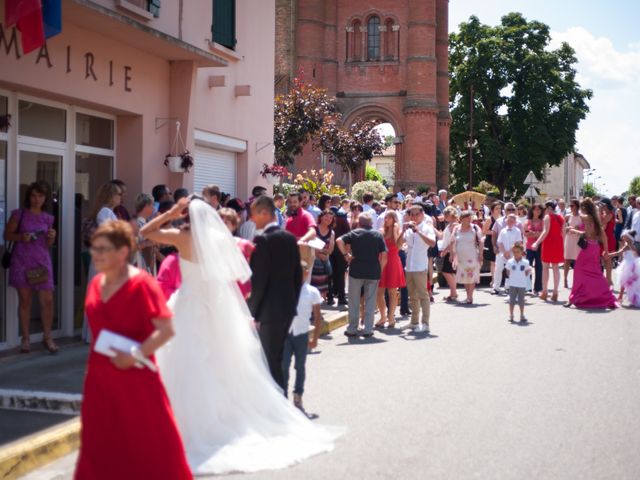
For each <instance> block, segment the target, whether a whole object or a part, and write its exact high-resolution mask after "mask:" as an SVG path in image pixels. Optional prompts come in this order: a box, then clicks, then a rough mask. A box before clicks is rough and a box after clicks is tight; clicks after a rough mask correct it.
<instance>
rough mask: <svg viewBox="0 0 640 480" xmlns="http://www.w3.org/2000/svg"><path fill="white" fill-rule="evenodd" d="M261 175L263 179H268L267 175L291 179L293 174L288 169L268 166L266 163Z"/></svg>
mask: <svg viewBox="0 0 640 480" xmlns="http://www.w3.org/2000/svg"><path fill="white" fill-rule="evenodd" d="M260 175H262V178H267V175H273V176H274V177H280V178H289V177H291V173H289V170H287V167H283V166H282V165H275V164H274V165H267V164H266V163H263V164H262V170H260Z"/></svg>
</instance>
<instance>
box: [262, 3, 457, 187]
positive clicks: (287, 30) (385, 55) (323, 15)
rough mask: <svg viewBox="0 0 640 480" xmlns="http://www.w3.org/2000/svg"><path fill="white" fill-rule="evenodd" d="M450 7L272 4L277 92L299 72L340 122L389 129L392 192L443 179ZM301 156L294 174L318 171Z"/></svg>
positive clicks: (312, 157) (308, 155)
mask: <svg viewBox="0 0 640 480" xmlns="http://www.w3.org/2000/svg"><path fill="white" fill-rule="evenodd" d="M448 8H449V2H448V0H372V1H364V0H276V72H275V74H276V76H275V84H276V91H277V92H280V93H284V92H286V91H287V90H288V88H289V86H290V85H291V79H292V78H293V77H294V76H295V75H297V74H298V73H299V72H300V71H302V72H303V73H304V79H305V81H307V82H310V83H312V84H314V85H315V86H319V87H323V88H326V89H327V90H328V93H329V94H330V95H335V96H337V98H338V108H339V110H340V112H341V113H342V114H343V120H344V122H345V123H350V122H352V121H353V120H354V119H355V118H358V117H360V118H363V119H366V120H377V121H381V122H388V123H390V124H391V125H392V126H393V128H394V130H395V136H396V138H398V140H399V141H398V143H397V144H396V153H395V154H396V162H395V175H394V176H395V183H396V186H415V185H417V184H427V185H431V186H433V187H436V186H437V187H446V186H447V185H448V177H449V126H450V115H449V74H448ZM320 161H321V159H320V155H319V154H318V153H317V152H316V153H314V152H311V151H310V149H307V150H306V152H305V154H304V155H303V157H302V158H301V159H300V160H299V162H297V167H298V168H297V169H298V170H301V169H304V168H309V167H311V166H316V167H317V166H319V162H320Z"/></svg>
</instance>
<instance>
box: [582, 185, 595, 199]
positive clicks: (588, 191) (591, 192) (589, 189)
mask: <svg viewBox="0 0 640 480" xmlns="http://www.w3.org/2000/svg"><path fill="white" fill-rule="evenodd" d="M596 195H598V190H596V187H595V186H594V185H593V183H585V184H584V186H583V187H582V196H583V197H589V198H591V197H594V196H596Z"/></svg>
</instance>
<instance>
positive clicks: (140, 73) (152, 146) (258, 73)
mask: <svg viewBox="0 0 640 480" xmlns="http://www.w3.org/2000/svg"><path fill="white" fill-rule="evenodd" d="M96 3H99V4H100V5H102V6H104V7H107V8H110V9H113V10H115V11H116V12H118V13H120V14H122V15H127V14H126V12H124V11H122V10H121V9H118V8H115V1H114V0H98V1H97V2H96ZM177 5H178V2H168V1H167V2H162V8H161V16H160V18H159V19H153V20H149V21H147V22H145V21H140V23H144V24H146V25H147V26H149V27H152V28H157V29H159V30H161V31H163V32H164V33H167V34H169V35H172V36H176V37H177V36H178V35H179V29H178V21H177V18H178V13H179V12H178V6H177ZM183 5H184V11H183V20H182V39H183V40H184V41H186V42H188V43H191V44H192V45H194V46H197V47H198V48H201V49H204V50H208V42H207V39H208V38H210V35H211V11H212V2H211V0H189V1H188V2H187V1H185V2H184V3H183ZM0 15H1V14H0ZM236 18H237V22H236V28H237V31H236V37H237V38H238V44H237V48H236V54H237V55H238V57H239V58H238V59H236V60H233V59H232V60H230V61H229V66H227V67H216V68H198V66H197V64H196V63H195V62H194V61H190V60H189V61H187V60H184V61H171V62H170V61H167V60H166V59H163V58H159V57H157V56H154V55H152V54H150V53H146V52H143V51H141V50H139V49H136V48H133V47H131V46H129V42H128V41H127V40H128V38H127V36H126V35H120V34H118V36H117V38H113V37H107V36H104V35H100V34H98V33H94V32H92V31H90V30H87V29H85V28H82V27H79V26H77V25H76V24H73V23H71V21H72V20H70V18H66V17H63V31H62V33H61V34H60V35H57V36H55V37H53V38H52V39H50V40H49V41H48V43H47V51H48V54H49V59H50V61H51V64H52V65H51V67H48V65H47V61H46V59H45V58H41V59H40V61H39V62H38V63H36V59H37V58H38V52H31V53H29V54H28V55H22V52H21V50H20V54H21V58H19V59H16V58H15V56H14V53H13V50H12V51H11V52H10V53H9V54H6V52H5V49H4V45H3V47H2V48H0V88H4V89H7V90H11V91H17V92H20V93H29V94H32V95H35V96H38V97H41V98H45V99H51V100H57V101H60V102H62V103H66V104H70V105H78V106H83V107H86V108H91V109H93V110H96V111H100V112H104V113H109V114H113V115H115V116H116V117H117V122H118V127H117V136H116V142H117V150H116V155H117V162H116V169H117V176H118V177H120V178H122V179H123V180H124V181H125V182H127V183H128V184H129V188H130V190H131V191H132V193H133V192H137V191H146V192H150V191H151V188H152V187H153V186H154V185H156V184H158V183H169V184H170V185H171V187H172V188H177V187H178V186H185V187H187V188H189V189H191V188H192V186H193V175H192V174H185V175H182V174H171V173H169V171H168V170H167V169H166V168H165V167H164V166H163V165H162V161H163V160H164V157H165V155H166V154H167V153H169V148H170V144H171V141H172V140H173V138H174V135H175V120H173V119H172V120H168V121H161V123H164V125H162V126H161V127H160V128H158V129H156V118H159V119H161V118H164V119H166V118H170V117H171V118H174V117H175V118H176V119H180V121H181V123H182V130H181V132H182V136H183V138H184V140H185V143H186V146H187V148H188V149H190V150H191V151H193V148H194V144H193V137H194V134H193V132H194V129H200V130H203V131H206V132H211V133H216V134H220V135H225V136H229V137H233V138H237V139H241V140H245V141H247V143H248V150H247V152H246V153H242V154H238V164H239V168H238V194H239V195H240V196H242V197H245V198H246V197H247V196H248V192H249V190H250V189H251V187H252V186H253V185H255V184H256V183H261V182H263V180H262V178H261V177H260V176H259V174H258V172H259V170H260V168H261V165H262V163H271V162H272V149H273V147H272V145H271V143H272V142H273V92H274V85H273V78H274V38H275V0H260V1H255V0H237V10H236ZM73 21H75V22H78V20H77V19H74V20H73ZM125 32H126V33H127V34H131V35H132V37H133V36H134V35H137V36H139V35H140V30H138V29H137V28H135V27H130V30H125ZM10 35H11V29H7V30H6V31H5V37H6V38H7V39H8V38H9V36H10ZM68 47H70V50H69V51H70V55H69V58H70V60H69V62H70V63H69V64H70V67H71V71H69V72H68V71H67V48H68ZM87 53H90V54H92V55H93V73H94V74H95V77H96V79H94V78H93V76H92V75H91V74H90V75H89V77H88V78H85V77H86V74H87V69H86V59H87V57H86V56H85V55H86V54H87ZM110 62H112V63H111V64H110ZM125 66H127V67H130V70H128V72H129V73H128V75H129V77H131V78H130V80H128V83H127V86H128V87H129V88H130V89H131V91H125V74H126V72H125ZM210 75H225V76H226V86H225V87H217V88H209V84H208V79H209V76H210ZM110 83H112V84H110ZM236 85H250V86H251V95H250V96H240V97H236V96H235V86H236ZM265 146H266V147H265ZM261 147H265V148H263V149H262V150H261V151H260V152H259V153H256V152H257V150H258V149H260V148H261ZM134 196H135V194H133V195H130V197H131V198H130V199H129V201H131V199H132V198H133V197H134Z"/></svg>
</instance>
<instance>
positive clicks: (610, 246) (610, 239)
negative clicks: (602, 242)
mask: <svg viewBox="0 0 640 480" xmlns="http://www.w3.org/2000/svg"><path fill="white" fill-rule="evenodd" d="M615 223H616V221H615V218H612V219H611V220H609V222H607V225H606V226H605V227H604V233H605V234H606V236H607V250H608V251H609V253H611V252H615V251H616V250H617V248H616V247H617V245H616V234H615Z"/></svg>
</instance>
